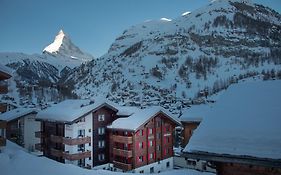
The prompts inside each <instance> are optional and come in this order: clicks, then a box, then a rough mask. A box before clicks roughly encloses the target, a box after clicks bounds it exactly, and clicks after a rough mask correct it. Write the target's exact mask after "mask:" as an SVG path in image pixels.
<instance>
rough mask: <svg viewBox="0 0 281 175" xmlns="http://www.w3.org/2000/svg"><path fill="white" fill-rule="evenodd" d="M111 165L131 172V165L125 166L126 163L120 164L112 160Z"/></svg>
mask: <svg viewBox="0 0 281 175" xmlns="http://www.w3.org/2000/svg"><path fill="white" fill-rule="evenodd" d="M113 165H114V167H116V168H119V169H122V170H125V171H129V170H132V165H131V164H126V163H122V162H118V161H115V160H113Z"/></svg>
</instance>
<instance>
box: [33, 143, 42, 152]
mask: <svg viewBox="0 0 281 175" xmlns="http://www.w3.org/2000/svg"><path fill="white" fill-rule="evenodd" d="M35 150H37V151H41V152H42V151H43V146H42V144H41V143H36V144H35Z"/></svg>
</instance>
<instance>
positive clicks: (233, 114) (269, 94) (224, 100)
mask: <svg viewBox="0 0 281 175" xmlns="http://www.w3.org/2000/svg"><path fill="white" fill-rule="evenodd" d="M280 102H281V81H266V82H251V83H240V84H236V85H233V86H231V87H230V88H229V89H228V90H227V91H226V92H225V94H223V95H222V96H221V98H220V99H219V100H218V102H217V104H216V105H215V106H214V109H213V110H212V111H211V112H210V113H209V114H208V117H206V118H204V120H203V122H202V123H201V124H200V126H199V127H198V129H197V130H196V131H195V132H194V135H193V136H192V137H191V140H190V142H189V144H188V145H187V147H186V148H185V149H184V151H185V152H196V151H203V152H210V153H217V154H231V155H246V156H254V157H261V158H272V159H280V158H281V149H280V148H281V129H280V123H281V115H280V114H281V106H280V104H281V103H280Z"/></svg>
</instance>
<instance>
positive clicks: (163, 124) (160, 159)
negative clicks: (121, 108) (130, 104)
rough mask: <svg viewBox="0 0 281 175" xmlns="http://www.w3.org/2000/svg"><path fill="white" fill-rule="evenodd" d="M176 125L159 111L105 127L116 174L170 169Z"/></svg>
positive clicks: (174, 119) (138, 114)
mask: <svg viewBox="0 0 281 175" xmlns="http://www.w3.org/2000/svg"><path fill="white" fill-rule="evenodd" d="M177 125H180V122H179V121H178V120H177V119H176V118H174V117H173V116H172V115H171V114H169V113H168V112H167V111H165V110H164V109H163V108H160V107H150V108H147V109H143V110H140V111H138V112H136V113H134V114H133V115H131V116H130V117H127V118H120V119H117V120H115V121H114V122H113V123H112V125H111V126H109V127H108V128H109V140H110V146H109V148H110V150H109V154H110V162H112V163H113V165H114V167H115V168H117V169H119V170H123V171H133V172H140V173H148V172H150V173H153V172H160V171H161V170H162V169H163V168H164V169H166V168H172V167H173V160H172V157H173V142H174V129H175V126H177Z"/></svg>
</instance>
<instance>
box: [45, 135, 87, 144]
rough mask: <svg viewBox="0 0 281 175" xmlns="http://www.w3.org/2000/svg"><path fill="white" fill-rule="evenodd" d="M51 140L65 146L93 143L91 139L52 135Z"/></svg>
mask: <svg viewBox="0 0 281 175" xmlns="http://www.w3.org/2000/svg"><path fill="white" fill-rule="evenodd" d="M50 139H51V141H52V142H54V143H62V144H65V145H81V144H86V143H91V137H80V138H68V137H61V136H54V135H51V137H50Z"/></svg>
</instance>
